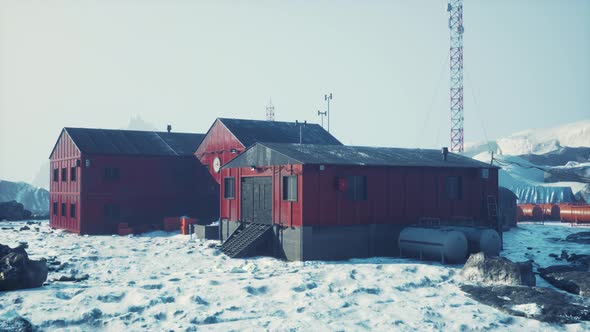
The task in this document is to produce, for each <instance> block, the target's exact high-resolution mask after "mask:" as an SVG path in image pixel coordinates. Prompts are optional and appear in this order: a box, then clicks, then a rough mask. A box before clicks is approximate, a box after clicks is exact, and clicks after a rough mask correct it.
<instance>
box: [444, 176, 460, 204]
mask: <svg viewBox="0 0 590 332" xmlns="http://www.w3.org/2000/svg"><path fill="white" fill-rule="evenodd" d="M445 193H446V195H447V198H448V199H462V198H463V181H462V180H461V177H459V176H449V177H447V181H446V183H445Z"/></svg>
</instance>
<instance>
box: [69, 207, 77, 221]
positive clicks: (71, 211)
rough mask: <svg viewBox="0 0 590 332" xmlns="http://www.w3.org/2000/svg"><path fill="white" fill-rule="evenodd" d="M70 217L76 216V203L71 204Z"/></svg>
mask: <svg viewBox="0 0 590 332" xmlns="http://www.w3.org/2000/svg"><path fill="white" fill-rule="evenodd" d="M70 218H76V204H70Z"/></svg>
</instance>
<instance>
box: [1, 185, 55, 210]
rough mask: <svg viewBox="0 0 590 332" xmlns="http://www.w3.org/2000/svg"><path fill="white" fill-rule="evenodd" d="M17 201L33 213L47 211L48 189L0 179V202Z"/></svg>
mask: <svg viewBox="0 0 590 332" xmlns="http://www.w3.org/2000/svg"><path fill="white" fill-rule="evenodd" d="M8 201H17V202H19V203H21V204H22V205H24V208H25V209H27V210H29V211H31V212H33V213H48V212H49V191H47V190H45V189H43V188H39V187H34V186H31V185H30V184H28V183H25V182H11V181H3V180H0V202H8Z"/></svg>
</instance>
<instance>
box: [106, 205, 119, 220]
mask: <svg viewBox="0 0 590 332" xmlns="http://www.w3.org/2000/svg"><path fill="white" fill-rule="evenodd" d="M120 212H121V211H120V210H119V206H118V205H115V204H107V205H105V206H104V216H105V217H107V218H109V219H115V218H118V217H119V214H120Z"/></svg>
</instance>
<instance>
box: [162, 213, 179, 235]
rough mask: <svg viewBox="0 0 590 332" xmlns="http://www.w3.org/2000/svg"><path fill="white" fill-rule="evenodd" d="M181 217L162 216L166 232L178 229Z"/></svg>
mask: <svg viewBox="0 0 590 332" xmlns="http://www.w3.org/2000/svg"><path fill="white" fill-rule="evenodd" d="M181 224H182V219H181V218H180V217H166V218H164V230H165V231H166V232H174V231H178V230H179V229H180V226H181Z"/></svg>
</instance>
